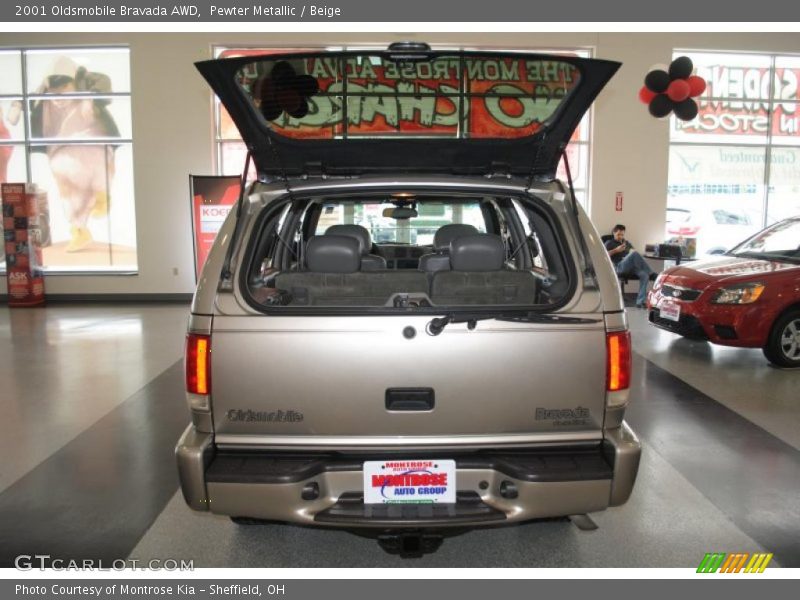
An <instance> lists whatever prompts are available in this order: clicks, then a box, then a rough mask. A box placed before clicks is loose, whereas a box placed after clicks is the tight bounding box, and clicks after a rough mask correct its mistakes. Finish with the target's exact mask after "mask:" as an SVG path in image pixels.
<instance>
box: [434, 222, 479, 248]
mask: <svg viewBox="0 0 800 600" xmlns="http://www.w3.org/2000/svg"><path fill="white" fill-rule="evenodd" d="M475 233H478V230H477V229H476V228H475V227H473V226H472V225H467V224H465V223H450V225H442V226H441V227H439V229H437V230H436V233H435V234H434V236H433V247H434V248H435V249H436V250H437V251H439V250H447V249H448V248H450V242H452V241H453V240H454V239H456V238H459V237H461V236H462V235H473V234H475Z"/></svg>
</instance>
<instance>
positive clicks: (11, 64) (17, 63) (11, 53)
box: [0, 50, 22, 95]
mask: <svg viewBox="0 0 800 600" xmlns="http://www.w3.org/2000/svg"><path fill="white" fill-rule="evenodd" d="M0 73H2V74H3V76H2V77H0V95H13V94H22V54H21V53H20V51H19V50H0Z"/></svg>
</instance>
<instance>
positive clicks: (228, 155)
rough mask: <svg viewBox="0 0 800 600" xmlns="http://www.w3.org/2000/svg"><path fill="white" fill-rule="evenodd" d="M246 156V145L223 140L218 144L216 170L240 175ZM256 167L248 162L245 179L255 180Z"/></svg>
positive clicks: (220, 172)
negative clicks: (248, 168)
mask: <svg viewBox="0 0 800 600" xmlns="http://www.w3.org/2000/svg"><path fill="white" fill-rule="evenodd" d="M246 157H247V146H245V145H244V143H243V142H223V143H221V144H220V145H219V159H218V166H217V171H218V172H219V174H220V175H237V176H239V177H241V175H242V169H244V161H245V158H246ZM255 179H256V169H255V166H254V165H253V163H252V162H251V163H250V170H249V172H248V173H247V181H255Z"/></svg>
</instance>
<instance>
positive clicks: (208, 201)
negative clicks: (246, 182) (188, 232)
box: [190, 175, 241, 279]
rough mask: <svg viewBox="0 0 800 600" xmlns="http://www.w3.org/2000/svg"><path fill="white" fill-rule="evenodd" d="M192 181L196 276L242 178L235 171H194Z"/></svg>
mask: <svg viewBox="0 0 800 600" xmlns="http://www.w3.org/2000/svg"><path fill="white" fill-rule="evenodd" d="M190 185H191V194H192V231H193V235H192V238H193V240H194V265H195V267H194V274H195V279H197V278H198V277H199V276H200V272H201V271H202V270H203V265H204V264H205V263H206V259H207V258H208V253H209V251H210V250H211V245H212V244H213V243H214V239H215V238H216V237H217V232H218V231H219V229H220V227H222V222H223V221H225V218H226V217H227V216H228V213H229V212H230V211H231V208H232V207H233V205H234V204H236V201H237V200H238V199H239V190H240V189H241V180H240V179H239V177H238V176H235V175H231V176H223V175H219V176H216V175H191V176H190Z"/></svg>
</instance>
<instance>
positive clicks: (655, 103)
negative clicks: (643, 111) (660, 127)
mask: <svg viewBox="0 0 800 600" xmlns="http://www.w3.org/2000/svg"><path fill="white" fill-rule="evenodd" d="M648 110H649V111H650V114H651V115H653V116H654V117H655V118H656V119H660V118H662V117H666V116H667V115H668V114H669V113H670V112H672V100H670V99H669V96H667V95H666V94H659V95H658V96H656V97H655V98H653V99H652V100H651V101H650V106H649V107H648Z"/></svg>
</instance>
